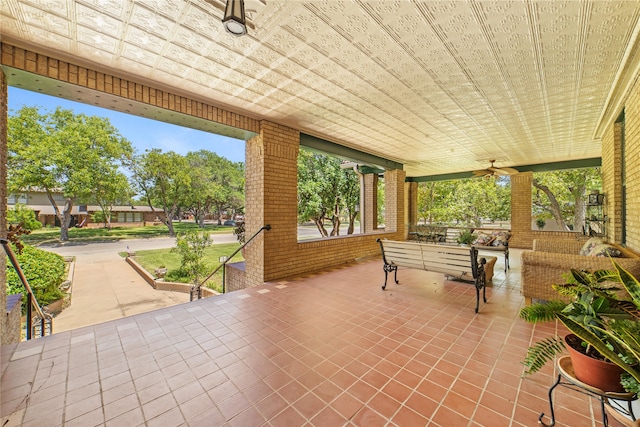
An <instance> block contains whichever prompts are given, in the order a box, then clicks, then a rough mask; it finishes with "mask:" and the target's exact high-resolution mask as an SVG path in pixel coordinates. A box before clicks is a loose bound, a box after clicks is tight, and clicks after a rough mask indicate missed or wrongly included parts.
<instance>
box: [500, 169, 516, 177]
mask: <svg viewBox="0 0 640 427" xmlns="http://www.w3.org/2000/svg"><path fill="white" fill-rule="evenodd" d="M500 169H502V170H503V171H505V172H507V173H508V174H509V175H515V174H518V173H520V171H519V170H518V169H514V168H500Z"/></svg>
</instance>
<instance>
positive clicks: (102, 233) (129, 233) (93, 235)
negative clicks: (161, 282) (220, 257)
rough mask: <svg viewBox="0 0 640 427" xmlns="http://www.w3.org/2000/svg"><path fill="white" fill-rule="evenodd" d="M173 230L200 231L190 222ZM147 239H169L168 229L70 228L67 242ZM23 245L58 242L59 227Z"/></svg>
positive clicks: (216, 228)
mask: <svg viewBox="0 0 640 427" xmlns="http://www.w3.org/2000/svg"><path fill="white" fill-rule="evenodd" d="M173 228H174V230H175V232H176V233H181V232H185V231H190V230H201V229H200V228H199V227H198V225H197V224H194V223H192V222H175V223H174V224H173ZM233 228H234V227H230V226H224V225H210V224H207V225H205V228H204V229H205V230H207V231H209V232H211V233H212V234H218V233H229V232H231V231H232V230H233ZM149 237H169V229H168V228H167V226H166V225H149V226H146V227H112V228H111V230H107V229H106V228H70V229H69V241H74V240H85V241H90V240H122V239H139V238H149ZM20 239H21V240H22V241H23V242H24V243H28V244H31V245H37V244H39V243H44V242H49V241H59V240H60V227H52V228H41V229H39V230H34V231H32V232H31V234H26V235H23V236H21V237H20Z"/></svg>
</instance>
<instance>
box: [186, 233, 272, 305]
mask: <svg viewBox="0 0 640 427" xmlns="http://www.w3.org/2000/svg"><path fill="white" fill-rule="evenodd" d="M264 230H267V231H269V230H271V226H270V225H269V224H267V225H265V226H263V227H262V228H260V230H258V231H256V232H255V234H254V235H253V236H251V238H249V240H245V242H244V243H243V244H242V245H241V246H240V247H239V248H238V249H236V250H235V251H234V252H233V253H232V254H231V255H229V256H228V257H227V258H226V259H225V260H224V261H222V262H221V263H220V265H219V266H218V267H217V268H216V269H215V270H213V272H212V273H211V274H209V275H208V276H207V277H206V278H205V279H204V280H203V281H202V282H200V283H195V284H194V285H193V286H191V296H190V300H191V301H193V300H194V299H200V298H202V285H204V284H205V283H206V282H207V281H208V280H209V279H211V278H212V277H213V276H214V275H215V274H216V273H217V272H218V271H220V269H222V293H223V294H224V293H225V291H226V284H225V274H224V271H225V269H224V267H225V265H227V263H228V262H229V261H231V259H232V258H233V257H234V256H236V254H237V253H238V252H240V251H241V250H242V249H244V247H245V246H247V245H248V244H249V243H250V242H251V241H252V240H253V239H255V238H256V237H257V236H258V234H260V233H262V232H263V231H264Z"/></svg>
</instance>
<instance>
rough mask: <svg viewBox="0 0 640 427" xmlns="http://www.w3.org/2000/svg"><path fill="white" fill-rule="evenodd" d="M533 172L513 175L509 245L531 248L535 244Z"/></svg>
mask: <svg viewBox="0 0 640 427" xmlns="http://www.w3.org/2000/svg"><path fill="white" fill-rule="evenodd" d="M532 181H533V172H521V173H519V174H517V175H511V233H512V234H513V236H512V237H511V240H510V241H509V246H513V247H514V248H530V247H531V246H532V244H533V233H532V231H531V186H532Z"/></svg>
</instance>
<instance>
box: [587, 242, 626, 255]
mask: <svg viewBox="0 0 640 427" xmlns="http://www.w3.org/2000/svg"><path fill="white" fill-rule="evenodd" d="M620 255H622V252H621V251H620V249H618V248H616V247H615V246H611V245H608V244H606V243H601V244H599V245H596V246H594V247H593V249H591V252H589V256H610V257H612V258H617V257H619V256H620Z"/></svg>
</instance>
